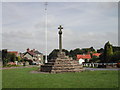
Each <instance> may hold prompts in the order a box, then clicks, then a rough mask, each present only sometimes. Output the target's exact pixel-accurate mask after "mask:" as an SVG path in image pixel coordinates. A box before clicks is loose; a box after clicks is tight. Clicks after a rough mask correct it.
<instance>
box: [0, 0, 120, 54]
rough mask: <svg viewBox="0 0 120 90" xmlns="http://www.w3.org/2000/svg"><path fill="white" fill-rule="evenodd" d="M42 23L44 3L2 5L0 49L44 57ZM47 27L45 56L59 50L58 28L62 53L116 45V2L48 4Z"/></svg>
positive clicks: (7, 3)
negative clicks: (34, 51) (30, 52)
mask: <svg viewBox="0 0 120 90" xmlns="http://www.w3.org/2000/svg"><path fill="white" fill-rule="evenodd" d="M0 6H1V4H0ZM45 21H46V19H45V5H44V2H3V3H2V32H0V34H1V35H2V48H3V49H8V50H12V51H19V52H25V51H26V49H27V48H30V49H37V50H39V51H40V52H41V53H43V54H45V50H46V49H45V44H46V42H45V37H46V36H45V35H46V32H45V23H46V22H45ZM47 24H48V26H47V28H48V29H47V51H48V54H49V53H50V52H51V51H52V50H53V49H57V48H58V47H59V46H58V26H59V25H62V26H63V48H64V49H67V50H71V49H75V48H89V47H91V46H93V47H94V48H95V49H100V48H103V47H104V44H105V43H106V42H107V41H110V43H111V44H112V45H114V46H117V45H118V3H117V2H48V7H47Z"/></svg>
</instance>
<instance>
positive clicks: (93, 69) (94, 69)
mask: <svg viewBox="0 0 120 90" xmlns="http://www.w3.org/2000/svg"><path fill="white" fill-rule="evenodd" d="M85 70H92V71H96V70H120V68H85Z"/></svg>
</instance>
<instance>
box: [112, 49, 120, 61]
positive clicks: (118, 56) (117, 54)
mask: <svg viewBox="0 0 120 90" xmlns="http://www.w3.org/2000/svg"><path fill="white" fill-rule="evenodd" d="M111 62H120V51H117V52H114V53H113V55H112V56H111Z"/></svg>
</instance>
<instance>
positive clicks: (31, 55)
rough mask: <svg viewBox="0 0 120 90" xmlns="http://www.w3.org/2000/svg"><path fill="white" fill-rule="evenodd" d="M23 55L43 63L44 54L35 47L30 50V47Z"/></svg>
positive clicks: (34, 61) (37, 62)
mask: <svg viewBox="0 0 120 90" xmlns="http://www.w3.org/2000/svg"><path fill="white" fill-rule="evenodd" d="M23 57H24V58H25V59H27V60H31V61H32V62H33V63H36V64H43V54H42V53H40V52H39V51H37V50H35V49H33V50H30V49H29V48H28V49H27V51H26V52H25V53H24V55H23Z"/></svg>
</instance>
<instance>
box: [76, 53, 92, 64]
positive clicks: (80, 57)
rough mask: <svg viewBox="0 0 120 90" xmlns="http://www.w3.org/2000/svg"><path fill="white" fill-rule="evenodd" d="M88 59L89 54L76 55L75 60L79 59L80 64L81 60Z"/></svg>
mask: <svg viewBox="0 0 120 90" xmlns="http://www.w3.org/2000/svg"><path fill="white" fill-rule="evenodd" d="M90 59H91V55H90V54H83V55H77V60H79V64H82V63H83V62H89V60H90Z"/></svg>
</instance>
